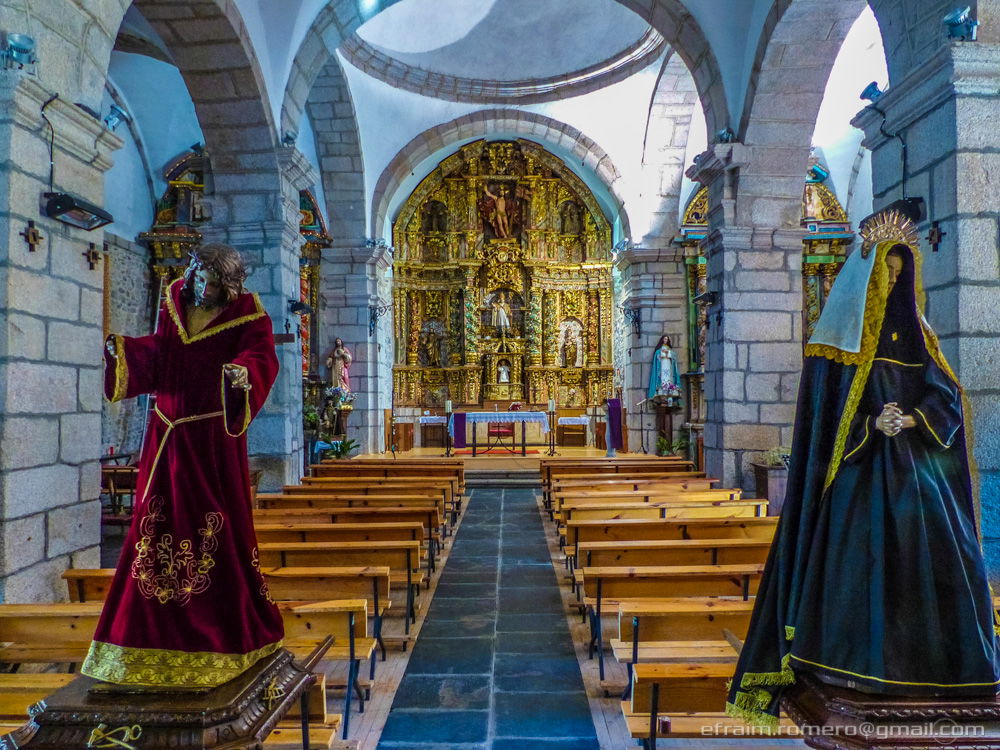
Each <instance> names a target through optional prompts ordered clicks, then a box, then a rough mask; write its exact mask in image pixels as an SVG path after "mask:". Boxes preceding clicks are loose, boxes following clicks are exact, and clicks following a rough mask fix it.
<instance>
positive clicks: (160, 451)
mask: <svg viewBox="0 0 1000 750" xmlns="http://www.w3.org/2000/svg"><path fill="white" fill-rule="evenodd" d="M153 413H154V414H156V416H158V417H159V418H160V419H162V420H163V423H164V424H165V425H166V426H167V429H166V431H165V432H164V433H163V437H161V438H160V444H159V446H157V448H156V456H155V457H154V458H153V464H152V466H150V467H149V476H148V477H146V487H145V489H143V491H142V499H141V500H140V501H139V502H140V503H141V502H144V501H145V500H146V495H147V494H148V493H149V485H151V484H152V483H153V475H154V474H155V473H156V467H157V466H159V464H160V456H161V455H162V454H163V449H164V447H166V445H167V438H168V437H170V433H172V432H173V431H174V428H175V427H177V426H178V425H182V424H189V423H191V422H200V421H202V420H203V419H212V418H214V417H221V416H222V415H223V412H222V411H221V410H220V411H213V412H209V413H207V414H195V415H193V416H190V417H181V418H180V419H175V420H173V421H171V420H170V419H169V418H168V417H167V415H166V414H164V413H163V412H162V411H160V407H158V406H154V407H153Z"/></svg>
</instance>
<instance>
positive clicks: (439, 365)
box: [393, 140, 614, 408]
mask: <svg viewBox="0 0 1000 750" xmlns="http://www.w3.org/2000/svg"><path fill="white" fill-rule="evenodd" d="M393 244H394V245H395V247H396V248H397V250H396V258H395V262H394V263H393V277H394V287H393V306H394V310H395V316H394V323H395V331H394V334H395V341H396V350H395V360H394V363H395V364H394V367H393V388H394V399H395V403H396V405H397V406H411V407H440V406H442V405H444V403H445V401H446V400H450V401H452V402H453V404H454V405H455V406H459V405H461V406H465V407H487V408H493V407H495V408H506V405H507V404H509V403H510V402H513V401H521V402H525V403H526V404H528V405H545V404H547V403H548V401H549V400H550V399H552V400H553V401H555V403H556V404H557V405H558V406H565V407H586V406H591V405H594V404H598V403H600V401H601V399H603V398H604V397H606V396H608V395H610V394H611V389H612V376H613V372H614V370H613V366H612V362H611V349H612V347H611V324H612V304H613V302H612V292H611V226H610V224H609V223H608V221H607V219H606V218H605V216H604V214H603V213H602V212H601V210H600V208H599V207H598V204H597V201H596V200H595V198H594V196H593V194H592V193H591V192H590V191H589V190H588V188H587V187H586V185H584V183H583V182H582V181H581V180H580V179H579V178H578V177H577V176H576V175H575V174H573V173H572V172H571V171H570V170H569V169H568V168H567V167H566V166H565V165H564V164H563V163H562V162H561V161H560V160H559V159H558V158H557V157H555V156H553V155H552V154H551V153H549V152H548V151H546V150H545V149H543V148H542V147H541V146H539V145H537V144H535V143H532V142H530V141H526V140H518V141H516V142H515V141H493V142H487V141H485V140H480V141H476V142H473V143H470V144H468V145H466V146H463V147H462V148H461V149H460V150H459V151H458V152H457V153H455V154H453V155H451V156H449V157H448V158H447V159H445V160H444V161H442V162H441V163H440V164H439V165H438V167H437V168H436V169H435V170H434V171H433V172H432V173H431V174H430V175H429V176H428V177H426V178H425V179H424V180H423V181H422V182H421V183H420V185H418V186H417V188H416V189H415V190H414V191H413V193H412V194H411V195H410V197H409V198H408V199H407V201H406V202H405V203H404V204H403V206H402V208H401V210H400V212H399V215H398V217H397V219H396V221H395V223H394V224H393Z"/></svg>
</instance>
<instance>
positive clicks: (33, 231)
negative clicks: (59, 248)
mask: <svg viewBox="0 0 1000 750" xmlns="http://www.w3.org/2000/svg"><path fill="white" fill-rule="evenodd" d="M20 234H21V236H22V237H24V241H25V242H27V243H28V252H31V253H33V252H35V247H37V246H38V245H40V244H41V243H42V240H44V239H45V237H43V236H42V233H41V232H39V231H38V227H36V226H35V222H34V221H28V226H27V227H26V228H25V230H24V231H23V232H21V233H20Z"/></svg>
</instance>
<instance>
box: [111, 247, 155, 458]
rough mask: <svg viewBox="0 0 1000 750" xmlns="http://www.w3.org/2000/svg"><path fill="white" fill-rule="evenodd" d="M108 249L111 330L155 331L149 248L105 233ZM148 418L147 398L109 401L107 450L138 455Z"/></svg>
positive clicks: (136, 333)
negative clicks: (111, 448)
mask: <svg viewBox="0 0 1000 750" xmlns="http://www.w3.org/2000/svg"><path fill="white" fill-rule="evenodd" d="M104 241H105V242H106V243H107V248H108V252H107V254H106V255H105V260H104V263H105V265H106V268H105V269H104V272H105V276H104V278H105V280H106V281H107V282H108V284H109V288H108V289H106V290H105V293H106V294H108V295H109V296H108V304H107V307H106V309H105V317H106V324H107V331H106V332H105V333H120V334H123V335H125V336H145V335H146V334H148V333H152V331H153V313H152V310H153V305H154V304H156V301H157V297H158V290H157V289H154V288H153V287H152V286H151V284H150V270H149V251H148V250H147V249H146V248H144V247H142V246H141V245H138V244H136V243H134V242H129V241H128V240H125V239H122V238H121V237H117V236H115V235H112V234H105V236H104ZM145 420H146V407H145V399H144V398H138V399H127V400H125V401H118V402H116V403H113V404H112V403H110V402H105V403H104V408H103V409H102V412H101V446H102V448H103V450H104V451H105V452H106V451H107V449H108V446H112V445H113V446H114V447H115V451H116V452H117V453H133V454H135V455H136V456H137V455H138V451H139V448H140V447H141V445H142V434H143V426H144V424H145Z"/></svg>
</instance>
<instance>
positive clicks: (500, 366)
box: [497, 359, 510, 383]
mask: <svg viewBox="0 0 1000 750" xmlns="http://www.w3.org/2000/svg"><path fill="white" fill-rule="evenodd" d="M497 382H498V383H509V382H510V362H508V361H507V360H506V359H501V360H500V361H499V362H498V363H497Z"/></svg>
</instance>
